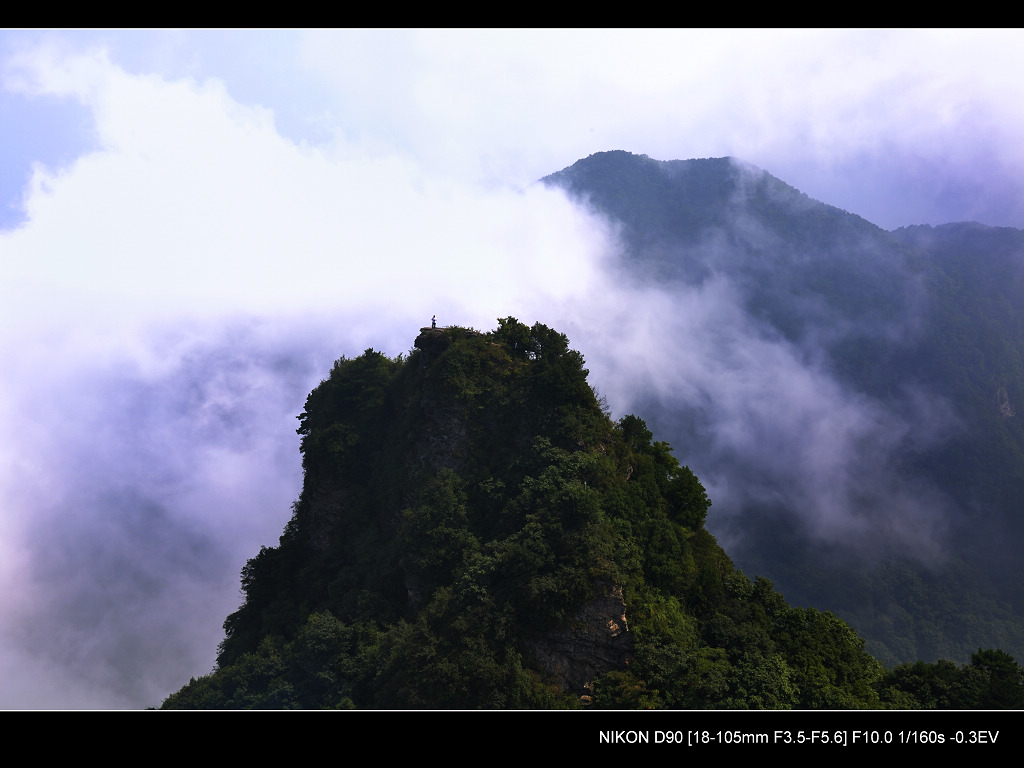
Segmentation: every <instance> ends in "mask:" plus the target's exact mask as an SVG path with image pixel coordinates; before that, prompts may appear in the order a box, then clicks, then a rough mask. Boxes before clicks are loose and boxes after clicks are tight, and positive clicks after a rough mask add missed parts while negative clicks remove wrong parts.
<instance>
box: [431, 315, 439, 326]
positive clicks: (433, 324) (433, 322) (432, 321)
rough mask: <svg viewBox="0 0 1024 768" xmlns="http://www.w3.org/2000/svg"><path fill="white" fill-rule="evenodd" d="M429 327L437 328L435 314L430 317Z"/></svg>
mask: <svg viewBox="0 0 1024 768" xmlns="http://www.w3.org/2000/svg"><path fill="white" fill-rule="evenodd" d="M430 327H431V328H437V315H434V316H433V317H432V318H430Z"/></svg>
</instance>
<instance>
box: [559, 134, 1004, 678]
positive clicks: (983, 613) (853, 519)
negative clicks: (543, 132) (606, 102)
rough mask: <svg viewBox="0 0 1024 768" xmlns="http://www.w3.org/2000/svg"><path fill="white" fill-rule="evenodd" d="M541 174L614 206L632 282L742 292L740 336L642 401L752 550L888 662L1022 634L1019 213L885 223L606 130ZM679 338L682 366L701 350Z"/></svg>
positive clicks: (750, 565) (691, 297)
mask: <svg viewBox="0 0 1024 768" xmlns="http://www.w3.org/2000/svg"><path fill="white" fill-rule="evenodd" d="M544 181H545V183H547V184H551V185H556V186H560V187H562V188H564V189H566V190H567V191H569V192H570V194H572V195H573V196H575V197H576V198H577V199H580V200H582V201H586V202H587V203H588V204H589V205H590V206H591V207H592V208H593V209H594V210H596V211H597V212H599V213H601V214H603V215H605V216H607V217H608V218H609V219H610V220H611V221H612V222H614V223H615V224H616V225H617V227H618V231H619V233H620V236H621V239H622V243H623V246H624V249H623V255H622V259H621V261H620V263H619V268H620V269H621V270H622V272H623V275H624V279H627V280H629V281H630V282H631V283H632V284H634V285H637V286H644V287H647V288H648V289H649V290H651V289H655V288H656V289H657V290H659V291H662V292H663V293H664V294H665V295H666V296H668V297H669V299H670V300H672V301H675V302H677V306H678V307H679V310H680V312H685V311H688V307H690V306H692V305H693V303H694V301H695V299H699V298H700V295H701V294H700V291H701V290H702V287H703V286H705V285H706V284H708V283H709V282H712V281H717V283H718V284H719V285H725V286H727V287H728V289H729V292H728V295H730V296H735V301H736V306H735V309H736V314H737V316H739V317H740V318H741V320H738V321H735V323H734V325H732V326H730V327H728V328H726V329H725V331H726V332H725V333H722V334H720V335H722V336H724V337H725V338H726V339H727V341H729V343H731V344H733V345H734V347H735V348H736V349H738V350H739V352H740V354H735V351H734V350H733V351H732V352H731V354H732V358H728V359H727V358H726V354H727V352H729V351H728V350H727V351H723V352H719V351H718V350H716V349H713V348H708V349H707V350H702V351H701V352H700V355H701V356H700V357H699V358H698V359H697V360H696V361H695V362H694V363H693V364H691V365H690V366H689V368H688V371H689V372H691V373H692V372H693V371H694V370H695V369H696V370H698V371H699V370H711V371H713V372H714V376H712V375H710V374H709V375H708V377H707V378H708V383H707V384H705V385H703V387H702V388H701V387H699V386H697V385H694V384H693V383H692V382H690V381H685V380H683V379H682V378H681V377H676V379H675V381H674V382H673V380H671V379H668V380H667V381H666V382H663V383H662V384H661V386H660V387H659V388H653V387H652V388H651V389H650V390H649V391H647V392H643V391H637V392H635V393H634V401H633V402H634V404H635V406H634V407H635V408H636V409H637V410H638V411H641V412H643V413H644V414H645V416H646V418H647V420H648V422H649V423H650V424H651V425H652V427H653V428H654V429H655V430H656V431H657V432H658V433H659V434H661V435H663V436H664V437H665V439H667V440H670V441H671V442H672V443H673V444H674V445H676V446H677V448H679V455H680V460H681V461H684V462H686V463H687V464H689V465H690V466H692V467H694V469H695V470H696V471H698V472H699V473H700V474H701V476H702V477H707V478H710V479H711V480H712V481H714V483H717V484H718V485H721V487H723V488H724V489H726V490H727V492H728V495H723V496H722V497H721V498H719V497H717V496H716V503H719V506H720V510H719V514H718V515H716V517H715V518H714V519H713V520H712V523H711V527H712V528H713V530H714V531H715V532H716V534H717V535H719V536H720V537H724V538H725V539H726V540H728V542H729V545H728V548H729V551H730V554H731V555H732V556H733V557H734V558H735V559H736V560H737V562H738V563H739V564H740V566H741V567H742V568H743V569H744V570H745V571H747V572H752V573H761V574H765V575H767V576H769V577H770V578H772V579H773V581H774V582H775V584H777V585H778V586H779V588H780V589H781V590H782V591H783V592H784V593H785V594H786V595H787V597H789V598H790V599H791V600H793V601H794V602H795V603H797V604H801V605H813V606H816V607H818V608H828V609H831V610H834V611H836V612H837V613H838V614H839V615H841V616H843V617H844V618H846V619H847V620H849V621H851V623H853V625H854V626H855V627H857V629H858V631H860V632H861V633H862V634H864V635H865V637H866V638H867V639H868V648H869V649H870V650H871V651H872V652H873V653H875V654H876V655H877V656H878V657H879V658H880V659H882V660H883V661H884V662H885V663H886V664H890V665H891V664H895V663H898V662H910V661H914V660H916V659H925V660H929V661H934V660H937V659H940V658H946V659H953V660H955V661H958V662H966V661H967V660H968V658H969V657H970V656H971V654H972V653H974V652H975V651H976V650H977V649H978V648H979V647H983V646H993V647H1000V648H1003V649H1005V650H1008V651H1010V652H1011V653H1013V654H1016V655H1018V656H1019V655H1020V654H1021V653H1024V579H1022V578H1021V576H1022V575H1024V574H1022V564H1021V558H1020V556H1019V551H1020V547H1021V544H1022V543H1024V509H1022V505H1021V500H1022V499H1024V424H1022V420H1021V419H1022V417H1021V416H1020V415H1018V408H1019V404H1020V403H1021V402H1022V398H1024V362H1022V355H1024V232H1020V231H1018V230H1013V229H1006V228H993V227H985V226H982V225H980V224H950V225H946V226H941V227H907V228H903V229H900V230H896V231H894V232H886V231H884V230H882V229H880V228H878V227H876V226H874V225H873V224H871V223H869V222H867V221H865V220H864V219H862V218H860V217H858V216H855V215H853V214H849V213H847V212H845V211H841V210H839V209H837V208H833V207H831V206H828V205H825V204H823V203H820V202H817V201H815V200H812V199H810V198H808V197H807V196H806V195H803V194H802V193H800V192H799V191H798V190H796V189H793V188H792V187H790V186H788V185H786V184H785V183H784V182H782V181H780V180H778V179H776V178H774V177H772V176H771V175H770V174H768V173H765V172H764V171H761V170H759V169H757V168H753V167H751V166H746V165H743V164H741V163H738V162H736V161H733V160H731V159H729V158H716V159H704V160H686V161H671V162H660V161H656V160H652V159H650V158H648V157H646V156H638V155H632V154H629V153H627V152H606V153H599V154H596V155H592V156H591V157H589V158H586V159H584V160H580V161H579V162H577V163H575V164H574V165H572V166H570V167H568V168H566V169H565V170H563V171H560V172H558V173H556V174H553V175H551V176H549V177H547V178H546V179H545V180H544ZM720 293H723V292H721V291H720ZM715 330H717V329H715ZM677 337H678V333H677V332H676V331H675V330H674V329H673V328H671V327H669V326H667V325H666V327H665V329H664V333H663V335H662V337H661V338H659V339H657V341H658V342H659V345H660V347H661V350H660V354H661V355H662V356H663V357H662V359H663V360H665V361H666V365H665V367H666V371H670V370H671V365H670V363H669V361H671V360H673V359H675V358H677V357H679V356H681V355H687V354H689V355H693V354H694V353H693V351H692V348H693V346H694V345H693V341H692V338H690V339H687V344H688V346H686V345H683V344H682V343H678V342H677V341H676V338H677ZM740 357H742V362H739V363H736V362H735V360H736V359H738V358H740ZM782 358H785V360H786V361H787V362H786V365H782V364H779V363H778V362H777V360H779V359H782ZM730 365H731V366H732V367H731V368H730V367H729V366H730ZM666 375H667V376H668V375H670V374H668V373H667V374H666ZM750 381H756V382H758V386H757V387H754V386H752V385H750V384H749V383H748V382H750ZM666 391H669V392H675V393H676V394H669V395H666V394H665V392H666ZM751 392H753V393H754V394H757V395H760V396H762V399H763V400H764V402H765V405H764V406H762V407H760V408H754V407H749V408H745V407H744V406H743V404H742V403H741V405H736V401H737V400H740V399H742V398H743V397H747V398H748V399H749V397H750V393H751ZM794 392H804V393H805V394H803V395H800V396H797V395H794V394H793V393H794ZM800 399H803V400H804V401H805V403H807V405H806V406H805V407H803V408H800V407H797V406H794V405H793V401H797V400H800ZM770 409H777V413H776V415H774V416H766V415H765V414H766V413H768V412H769V410H770ZM736 435H740V436H739V437H737V436H736ZM714 483H713V484H714Z"/></svg>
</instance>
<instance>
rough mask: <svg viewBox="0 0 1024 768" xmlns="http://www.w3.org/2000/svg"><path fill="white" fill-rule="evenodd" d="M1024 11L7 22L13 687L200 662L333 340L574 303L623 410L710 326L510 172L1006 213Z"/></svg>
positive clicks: (718, 297)
mask: <svg viewBox="0 0 1024 768" xmlns="http://www.w3.org/2000/svg"><path fill="white" fill-rule="evenodd" d="M1022 37H1024V35H1022V33H1021V32H1018V31H975V30H972V31H956V30H931V31H906V30H899V31H874V30H860V31H813V30H796V31H784V30H772V31H760V30H749V31H728V30H710V31H709V30H696V31H643V30H629V31H616V30H600V31H571V30H552V31H514V30H510V31H497V32H495V31H467V30H458V31H441V30H434V31H428V32H420V31H415V30H405V31H388V30H380V31H353V32H345V31H339V32H331V31H316V32H296V31H282V32H278V31H255V32H249V31H243V32H231V31H219V30H216V31H207V32H192V31H163V30H161V31H154V32H138V31H121V32H103V31H87V32H59V31H57V32H32V31H27V32H26V31H14V32H2V33H0V146H2V147H3V152H2V153H0V264H2V272H0V275H2V277H0V355H2V359H3V361H4V364H3V373H2V375H0V675H2V676H3V678H4V680H5V683H4V685H3V686H0V706H3V707H7V708H12V707H29V708H35V707H40V708H56V707H143V706H147V705H158V704H159V703H160V701H161V700H162V699H163V698H164V697H165V696H166V695H167V694H168V693H170V692H171V691H173V690H176V689H177V688H179V687H180V686H181V685H183V684H184V683H185V682H187V681H188V677H189V676H190V675H200V674H203V673H205V672H208V671H209V670H210V668H211V666H212V664H213V659H214V654H215V650H216V645H217V643H218V642H219V640H220V639H221V637H222V630H221V627H220V624H221V622H222V621H223V619H224V617H225V616H226V615H227V613H229V612H230V611H232V610H234V609H235V608H236V607H237V605H238V602H239V593H238V572H239V570H240V568H241V566H242V565H243V564H244V562H245V560H246V558H247V557H250V556H252V555H254V554H255V553H256V552H257V551H258V549H259V547H260V545H264V544H265V545H273V544H275V543H276V539H277V536H278V535H279V534H280V532H281V529H282V528H283V525H284V523H285V522H286V521H287V519H288V517H289V514H290V504H291V502H292V501H293V500H294V499H295V498H296V497H297V495H298V491H299V488H300V485H301V468H300V463H299V455H298V450H297V448H298V443H297V437H296V435H295V433H294V429H295V427H296V426H297V422H296V421H295V418H294V417H295V416H296V415H297V414H298V413H299V412H300V411H301V410H302V404H303V402H304V398H305V396H306V394H307V393H308V391H309V389H310V388H311V387H312V386H314V385H315V384H316V383H317V382H318V381H319V380H320V378H321V377H322V376H325V375H326V373H327V371H328V370H329V369H330V365H331V362H332V361H333V360H334V359H335V358H337V357H339V356H340V355H342V354H347V355H349V356H352V355H356V354H359V353H360V352H362V350H363V349H365V348H366V347H369V346H373V347H375V348H377V349H381V350H382V351H384V352H386V353H388V354H397V353H399V352H404V351H407V350H408V349H409V348H410V347H411V345H412V341H413V339H414V337H415V335H416V333H417V329H418V328H419V327H420V326H422V325H425V324H426V323H427V321H428V320H429V318H430V317H431V315H432V314H435V313H436V314H437V315H438V319H439V321H440V322H441V323H442V324H448V323H453V324H459V325H470V326H474V327H477V328H481V329H489V328H492V327H494V325H495V324H496V323H495V319H496V318H497V317H504V316H507V315H514V316H517V317H519V318H520V319H521V320H523V321H525V322H528V323H532V322H534V321H536V320H540V321H541V322H544V323H546V324H548V325H551V326H552V327H555V328H557V329H558V330H561V331H565V332H566V333H568V335H569V336H570V339H571V341H572V342H573V345H574V346H575V347H577V348H579V349H581V351H583V353H584V354H585V356H586V357H587V360H588V364H589V367H590V368H591V371H592V379H594V381H593V383H594V384H596V385H597V386H598V388H599V389H602V391H604V392H605V393H606V394H607V395H608V396H609V401H610V404H611V406H612V408H613V410H615V411H616V412H617V413H621V409H623V408H625V407H628V405H629V401H630V393H629V387H630V386H633V385H635V386H641V385H642V386H648V387H655V388H656V387H657V386H659V383H658V382H655V381H654V379H655V378H656V377H657V375H658V374H657V371H658V370H659V368H661V366H659V365H657V364H656V363H654V362H652V361H654V360H656V358H657V355H658V349H659V343H658V338H657V332H656V329H657V328H659V327H663V326H664V323H663V322H661V318H663V317H665V316H671V317H673V318H674V323H675V325H674V326H673V327H674V328H675V329H676V330H678V332H679V333H678V334H677V335H678V339H679V343H680V344H685V343H686V342H687V339H688V338H692V339H694V340H696V339H698V338H700V336H701V334H700V332H701V331H702V330H704V329H706V328H708V327H713V326H716V325H717V327H721V325H720V323H721V319H722V318H723V317H726V316H728V315H729V313H730V312H733V311H734V309H735V306H734V303H731V301H730V299H729V297H728V293H729V287H728V286H727V285H711V286H708V287H707V289H706V290H704V291H703V292H702V293H701V294H700V295H699V296H695V297H693V298H694V299H695V302H694V303H693V305H692V307H693V308H692V309H691V310H690V311H689V312H688V313H687V315H686V317H682V318H681V317H679V316H678V314H674V308H673V307H672V306H665V305H664V302H665V301H666V299H665V297H664V296H660V295H657V294H656V293H654V294H644V295H641V294H637V293H635V292H634V293H626V292H624V291H623V290H622V289H621V287H620V286H619V285H617V284H616V282H615V281H614V279H612V278H611V277H610V276H609V274H608V272H607V271H606V270H605V269H604V266H605V264H606V263H607V261H608V260H609V259H612V258H614V254H615V249H616V240H615V233H614V231H613V230H612V229H611V228H610V227H609V226H608V225H607V224H606V223H605V222H602V221H600V220H597V219H595V218H594V217H592V216H591V215H589V214H588V213H587V212H586V211H583V210H580V209H579V208H577V207H575V206H573V205H572V204H570V203H569V202H568V201H567V200H566V199H565V198H564V197H563V196H561V195H560V194H559V193H557V192H554V191H550V190H546V189H543V188H539V187H537V186H532V183H533V182H534V181H536V180H537V179H538V178H540V177H542V176H544V175H547V174H548V173H551V172H554V171H556V170H559V169H561V168H563V167H565V166H567V165H570V164H572V163H573V162H575V161H576V160H578V159H580V158H582V157H586V156H587V155H589V154H591V153H594V152H599V151H604V150H610V149H625V150H629V151H631V152H635V153H643V154H647V155H650V156H651V157H653V158H656V159H661V160H669V159H676V158H681V159H685V158H691V157H717V156H723V155H731V156H735V157H738V158H740V159H742V160H745V161H747V162H749V163H753V164H754V165H757V166H759V167H761V168H763V169H765V170H767V171H769V172H770V173H772V174H774V175H776V176H778V177H780V178H781V179H783V180H784V181H786V182H787V183H789V184H791V185H793V186H795V187H797V188H799V189H800V190H801V191H803V192H806V193H807V194H808V195H810V196H811V197H814V198H817V199H819V200H822V201H824V202H827V203H830V204H832V205H835V206H838V207H840V208H844V209H846V210H848V211H851V212H853V213H857V214H859V215H861V216H863V217H864V218H866V219H868V220H870V221H873V222H874V223H876V224H878V225H880V226H882V227H885V228H890V229H891V228H895V227H898V226H903V225H908V224H920V223H930V224H939V223H944V222H948V221H961V220H977V221H980V222H982V223H985V224H989V225H998V226H1015V227H1024V144H1022V142H1021V141H1020V136H1022V135H1024V81H1022V80H1021V78H1020V77H1019V74H1020V72H1022V71H1024V45H1021V42H1022ZM716 291H717V292H719V293H716ZM636 306H642V307H643V311H642V312H639V313H633V312H630V311H628V310H629V307H636ZM659 308H660V309H661V311H662V312H663V314H661V315H659V314H658V311H659ZM736 322H737V327H738V326H739V325H742V321H740V320H737V321H736ZM688 334H689V335H688ZM613 336H614V337H616V338H620V339H621V338H628V340H629V353H630V355H631V359H630V366H631V371H632V379H629V380H628V381H627V379H625V378H624V377H623V376H621V375H615V374H614V371H615V368H616V363H615V361H614V360H613V357H612V355H613V353H612V352H611V351H609V348H608V347H610V346H613V345H603V344H602V339H607V338H611V337H613ZM751 338H753V337H751ZM759 343H760V341H759ZM703 346H704V345H703V344H702V343H698V342H697V341H694V344H693V347H694V349H699V348H703ZM619 349H620V350H621V347H620V348H619ZM744 349H746V347H744ZM708 354H710V353H708ZM787 354H788V350H786V349H782V348H778V347H775V348H770V349H761V351H760V352H759V357H760V359H761V360H762V361H763V360H765V359H768V360H776V361H777V365H778V366H780V368H781V367H783V366H787V367H788V366H789V365H790V362H789V358H787ZM693 359H694V360H696V361H697V362H698V363H699V362H700V361H702V360H705V358H704V357H702V356H700V355H695V357H694V358H693ZM645 360H646V361H647V362H646V365H645V363H644V361H645ZM744 360H745V357H744V356H743V355H740V354H736V355H735V356H734V357H733V358H730V359H729V360H728V361H727V363H728V366H730V367H728V370H729V371H730V372H731V373H730V374H729V375H730V377H731V378H730V381H736V382H741V383H742V382H743V381H746V378H744V377H743V376H741V375H739V374H737V373H736V372H742V371H745V370H746V369H745V368H744V366H745V365H746V363H745V362H744ZM707 363H708V364H706V365H703V368H702V371H703V372H702V371H698V370H696V369H693V370H691V371H689V375H690V376H691V379H692V381H694V382H696V383H695V384H694V385H693V386H700V382H701V378H702V376H705V377H712V378H713V377H714V376H718V374H717V373H714V372H715V371H719V370H720V369H719V368H716V367H715V365H723V362H722V360H721V359H718V358H716V360H714V361H710V360H708V361H707ZM712 363H714V364H712ZM691 367H692V366H691ZM709 371H710V372H711V373H709ZM602 374H607V376H608V379H607V381H608V382H609V383H606V384H604V385H602V380H601V376H602ZM733 374H736V375H733ZM815 375H818V374H817V372H815V371H813V370H806V369H801V371H800V376H804V377H810V378H807V379H806V380H807V382H808V383H807V388H808V391H812V392H824V393H825V394H830V391H829V389H828V387H829V386H830V385H829V383H828V382H825V383H818V382H817V381H816V380H815V379H814V378H813V377H814V376H815ZM645 376H646V377H647V378H648V381H647V382H646V383H644V382H643V381H642V380H643V378H644V377H645ZM719 380H720V378H719ZM660 386H666V385H665V384H664V383H661V384H660ZM757 386H759V387H761V389H763V386H761V385H757ZM751 387H755V385H754V384H751ZM761 389H757V392H758V393H761ZM751 391H753V390H751ZM739 393H740V395H739V397H740V399H743V398H746V400H745V402H746V403H747V405H746V407H748V408H749V407H751V406H750V402H751V400H750V398H749V393H746V391H745V390H742V389H740V390H739ZM764 396H765V398H766V399H767V400H769V401H770V400H772V398H773V395H772V393H771V392H767V393H764ZM794 397H798V396H794ZM812 399H813V398H812ZM806 401H807V399H806V398H805V399H804V401H803V402H804V405H802V406H801V407H804V408H805V409H807V410H806V413H805V416H806V417H807V418H808V419H809V420H812V421H813V420H814V418H815V411H814V407H816V406H815V405H814V404H813V403H812V404H810V405H807V404H806ZM833 402H834V401H833ZM794 407H796V406H795V405H794ZM723 408H726V409H727V408H728V404H726V405H724V406H723ZM865 414H870V416H869V417H868V418H866V419H865V418H864V415H865ZM829 418H831V419H834V420H835V422H836V424H838V425H839V426H837V429H840V430H842V429H844V427H842V424H847V425H848V426H847V427H846V428H845V429H846V433H848V434H850V435H852V437H850V440H851V441H853V440H860V439H861V438H862V437H863V435H865V434H868V433H870V434H871V435H876V436H877V435H878V434H880V433H878V431H877V430H875V431H872V429H873V428H872V427H870V426H863V425H866V424H870V423H874V422H879V421H884V420H885V418H884V414H877V413H874V412H873V411H871V407H870V405H866V406H865V408H863V409H860V408H857V407H856V403H854V404H852V405H850V406H849V408H848V409H839V411H838V412H835V411H830V412H829ZM872 439H876V441H877V440H883V441H884V439H883V438H881V437H877V438H872ZM886 439H887V438H886ZM867 442H869V443H870V442H871V441H870V440H868V441H867ZM833 477H834V475H833V474H831V473H829V474H828V476H827V477H822V478H820V482H821V484H822V485H833V483H832V480H831V479H832V478H833ZM716 509H717V506H716Z"/></svg>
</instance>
